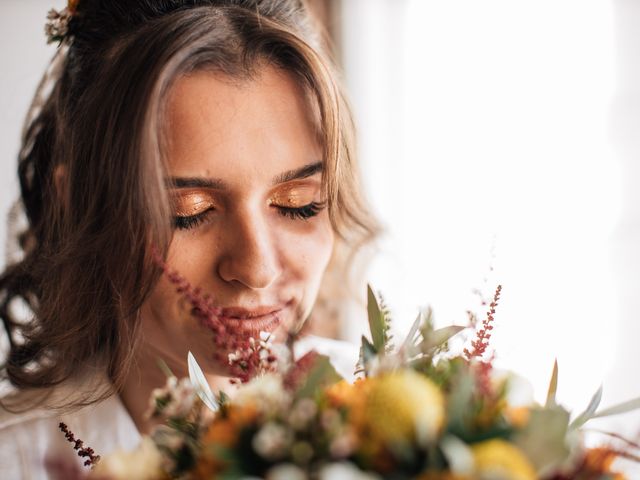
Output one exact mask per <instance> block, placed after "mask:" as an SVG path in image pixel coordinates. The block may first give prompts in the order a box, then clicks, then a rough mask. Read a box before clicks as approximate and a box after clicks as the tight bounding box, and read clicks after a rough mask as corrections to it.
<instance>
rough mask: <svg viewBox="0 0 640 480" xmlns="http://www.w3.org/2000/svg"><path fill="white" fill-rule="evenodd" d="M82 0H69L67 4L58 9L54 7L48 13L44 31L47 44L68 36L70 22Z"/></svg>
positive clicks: (60, 41)
mask: <svg viewBox="0 0 640 480" xmlns="http://www.w3.org/2000/svg"><path fill="white" fill-rule="evenodd" d="M78 3H80V0H69V1H68V2H67V6H66V7H65V8H63V9H62V10H60V11H58V10H56V9H55V8H52V9H51V10H49V12H48V13H47V23H46V24H45V26H44V33H45V35H46V36H47V44H49V43H53V42H58V43H62V41H63V40H64V39H65V38H67V37H68V34H69V22H70V21H71V18H72V17H73V16H74V15H75V13H76V11H77V9H78Z"/></svg>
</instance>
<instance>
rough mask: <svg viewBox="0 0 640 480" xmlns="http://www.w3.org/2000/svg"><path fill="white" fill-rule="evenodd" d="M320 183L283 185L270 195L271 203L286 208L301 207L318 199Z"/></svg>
mask: <svg viewBox="0 0 640 480" xmlns="http://www.w3.org/2000/svg"><path fill="white" fill-rule="evenodd" d="M319 190H320V187H319V185H314V184H309V183H294V184H288V185H283V186H282V187H279V188H278V189H276V190H275V191H274V192H273V193H272V194H271V196H270V197H269V204H270V205H276V206H278V207H285V208H299V207H302V206H305V205H308V204H310V203H311V202H313V201H314V200H317V198H316V197H317V195H318V191H319Z"/></svg>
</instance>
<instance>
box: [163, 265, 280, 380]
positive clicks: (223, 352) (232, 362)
mask: <svg viewBox="0 0 640 480" xmlns="http://www.w3.org/2000/svg"><path fill="white" fill-rule="evenodd" d="M154 260H155V263H156V264H157V265H158V266H159V267H160V268H161V269H162V272H163V273H164V274H165V275H166V276H167V278H168V279H169V281H170V282H171V283H172V284H173V285H175V287H176V291H177V292H178V293H179V294H180V295H181V296H182V297H183V298H184V299H185V300H186V301H187V302H188V303H189V304H190V305H191V312H190V313H191V315H192V316H193V317H195V318H196V319H197V320H198V321H199V322H200V324H201V325H203V326H204V327H206V328H207V329H209V330H210V331H211V332H212V333H213V342H214V346H215V349H214V353H213V359H214V360H215V361H216V362H218V363H219V364H221V365H224V364H228V365H229V367H230V374H231V375H232V377H235V378H237V380H236V381H233V380H232V382H233V383H237V381H240V382H242V383H246V382H248V381H249V380H251V378H253V377H254V376H255V375H257V374H261V373H265V372H267V371H274V370H275V364H276V361H277V358H276V355H275V354H274V352H273V349H272V348H271V344H270V343H269V338H270V337H268V338H262V339H261V338H254V337H251V336H248V335H247V334H246V333H245V332H243V331H242V330H240V329H239V328H238V327H235V326H234V325H227V324H225V323H223V322H222V321H221V320H220V316H221V309H220V308H219V307H216V306H215V305H214V303H213V299H212V298H211V296H210V295H209V294H203V293H202V290H201V289H200V288H199V287H195V288H194V287H193V286H192V285H191V283H189V281H188V280H187V279H186V278H184V277H183V276H182V275H180V274H179V273H178V272H177V271H176V270H173V269H170V268H169V266H168V265H167V264H166V262H165V261H164V260H163V259H162V258H161V257H160V256H159V255H158V254H155V255H154Z"/></svg>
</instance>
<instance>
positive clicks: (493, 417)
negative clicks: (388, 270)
mask: <svg viewBox="0 0 640 480" xmlns="http://www.w3.org/2000/svg"><path fill="white" fill-rule="evenodd" d="M183 290H184V289H183ZM187 290H188V289H187ZM500 293H501V288H500V287H498V289H497V290H496V292H495V295H494V297H493V301H491V302H490V303H489V305H488V311H487V313H486V317H485V318H484V319H483V320H482V322H471V323H472V324H473V323H475V324H476V325H475V326H474V325H471V326H467V327H462V326H448V327H444V328H438V329H436V328H435V327H434V323H433V318H432V313H431V310H430V309H426V310H423V311H421V312H420V314H419V315H418V318H417V319H416V321H415V322H414V324H413V326H412V328H411V329H410V331H409V333H408V335H407V337H406V338H405V339H404V341H402V342H401V343H400V344H399V345H397V346H395V347H394V345H393V339H392V338H391V335H390V333H389V332H390V318H389V314H388V311H387V309H386V308H385V307H384V305H383V304H382V303H381V302H380V301H379V298H378V296H376V295H375V294H374V292H373V291H372V290H371V289H370V288H369V291H368V316H369V327H370V333H371V335H370V338H366V337H364V336H363V338H362V345H361V349H360V359H359V362H358V365H357V366H356V376H357V378H356V380H355V381H354V382H350V381H347V380H345V379H343V378H342V377H340V375H339V374H338V373H337V372H336V370H335V368H334V367H333V366H332V364H331V361H330V359H329V358H328V357H326V356H322V355H320V354H318V353H316V352H313V351H312V352H310V353H307V354H306V355H304V356H302V357H300V358H295V356H294V354H293V352H294V349H293V345H294V344H295V341H296V338H295V336H293V335H292V336H291V337H290V338H289V340H288V341H287V342H286V345H274V344H273V343H272V342H271V338H270V336H269V335H267V334H262V335H261V337H260V338H256V339H253V338H251V339H249V340H248V341H247V342H246V344H244V346H243V348H241V349H239V350H238V351H237V352H235V353H233V354H230V355H229V361H230V363H231V364H233V365H234V366H235V367H236V368H237V369H238V371H239V372H244V373H247V372H250V373H251V375H244V376H242V377H241V378H240V380H241V383H240V384H239V386H238V388H237V390H236V392H235V394H234V395H233V397H230V396H228V395H226V394H225V393H224V392H212V391H211V389H210V388H209V386H208V384H207V383H206V381H205V379H204V375H203V373H202V372H201V370H200V368H199V367H198V364H197V362H196V360H195V359H194V358H193V356H192V355H191V354H190V355H189V359H188V362H189V375H190V378H188V379H181V380H179V379H177V378H176V377H174V376H172V375H169V376H168V380H167V383H166V386H165V387H164V388H162V389H159V390H157V391H155V392H154V394H153V398H152V400H151V410H150V415H152V416H154V417H157V418H161V419H162V420H163V423H162V424H161V425H160V426H158V427H157V428H156V429H155V430H154V431H153V433H152V434H151V435H149V436H147V437H144V438H143V440H142V442H141V444H140V445H139V447H138V448H137V449H136V450H134V451H132V452H115V453H113V454H111V455H109V456H106V457H104V458H102V459H101V460H100V461H99V462H97V464H96V465H95V468H93V469H92V471H91V473H90V474H89V477H90V478H140V479H141V478H145V479H168V478H180V479H232V478H234V479H235V478H266V479H270V480H280V479H291V480H295V479H362V480H365V479H378V478H391V479H422V480H428V479H433V480H445V479H446V480H462V479H469V480H471V479H487V480H488V479H491V480H502V479H504V480H529V479H531V480H533V479H537V478H540V479H548V480H561V479H584V480H587V479H599V480H605V479H622V478H624V477H623V476H622V475H621V474H618V473H615V472H613V471H612V470H611V468H612V463H613V461H614V460H615V459H616V458H618V457H627V458H633V459H635V458H636V457H635V456H634V455H633V449H634V448H637V446H636V445H634V444H632V443H631V442H625V441H624V440H623V439H621V438H620V437H618V436H617V435H615V434H612V438H611V441H610V442H609V443H607V444H606V445H603V446H600V447H596V448H587V447H586V446H585V442H584V431H583V426H584V425H585V423H586V422H588V421H589V420H590V419H592V418H596V417H603V416H606V415H611V414H618V413H623V412H625V411H630V410H633V409H635V408H638V407H639V406H640V401H639V400H640V399H637V400H633V401H630V402H626V403H624V404H622V405H618V406H616V407H612V408H607V409H604V410H600V409H599V402H600V397H601V393H602V392H601V390H599V391H598V392H596V394H595V395H594V396H593V398H592V399H591V401H590V402H589V404H588V406H587V408H586V409H585V411H584V412H582V413H580V414H578V415H573V416H572V415H571V414H570V412H569V411H567V410H566V409H565V408H563V407H562V406H561V405H559V404H558V403H557V402H556V390H557V380H558V366H557V363H556V365H555V366H554V368H553V373H552V377H551V382H550V385H549V391H548V395H547V399H546V402H545V404H544V405H538V404H529V405H519V406H516V405H512V404H510V400H509V398H510V392H511V391H512V389H513V379H514V376H512V375H509V374H500V373H499V372H497V371H496V370H495V369H494V368H493V365H492V356H491V355H489V352H488V347H489V340H490V337H491V331H492V329H493V322H494V315H495V311H496V306H497V304H498V301H499V298H500ZM471 318H472V319H474V316H473V315H471ZM469 328H475V332H474V333H473V335H474V336H475V339H474V340H473V341H470V342H469V345H468V346H467V347H466V348H460V349H459V350H460V351H459V352H455V351H453V350H454V349H453V348H452V347H451V345H452V344H453V343H455V342H454V340H456V339H457V338H460V337H459V334H460V333H461V332H462V331H464V330H467V329H469ZM616 442H617V443H616Z"/></svg>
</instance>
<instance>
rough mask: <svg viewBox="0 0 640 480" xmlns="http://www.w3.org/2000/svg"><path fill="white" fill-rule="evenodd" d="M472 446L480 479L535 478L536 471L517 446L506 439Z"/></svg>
mask: <svg viewBox="0 0 640 480" xmlns="http://www.w3.org/2000/svg"><path fill="white" fill-rule="evenodd" d="M471 448H472V451H473V458H474V461H475V475H476V476H475V477H474V478H477V479H478V480H535V479H536V472H535V470H534V469H533V467H532V466H531V463H529V460H528V459H527V457H526V456H525V455H524V453H522V451H521V450H520V449H519V448H517V447H516V446H514V445H512V444H511V443H508V442H506V441H504V440H487V441H484V442H480V443H477V444H475V445H474V446H473V447H471Z"/></svg>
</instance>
